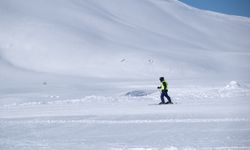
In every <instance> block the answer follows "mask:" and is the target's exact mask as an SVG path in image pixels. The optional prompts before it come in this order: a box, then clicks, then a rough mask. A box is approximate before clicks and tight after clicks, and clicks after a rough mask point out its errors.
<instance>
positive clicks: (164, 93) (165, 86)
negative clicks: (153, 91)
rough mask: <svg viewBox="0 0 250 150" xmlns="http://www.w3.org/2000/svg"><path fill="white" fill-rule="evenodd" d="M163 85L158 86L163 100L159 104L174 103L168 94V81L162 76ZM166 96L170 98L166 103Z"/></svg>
mask: <svg viewBox="0 0 250 150" xmlns="http://www.w3.org/2000/svg"><path fill="white" fill-rule="evenodd" d="M160 81H161V86H159V87H157V88H158V89H161V102H160V103H159V104H173V103H172V101H171V98H170V97H169V95H168V83H167V82H166V81H165V79H164V77H160ZM164 96H165V97H166V98H167V99H168V102H166V103H165V100H164Z"/></svg>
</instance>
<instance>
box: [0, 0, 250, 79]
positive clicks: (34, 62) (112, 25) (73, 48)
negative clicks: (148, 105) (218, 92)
mask: <svg viewBox="0 0 250 150" xmlns="http://www.w3.org/2000/svg"><path fill="white" fill-rule="evenodd" d="M0 12H1V13H0V18H1V21H0V32H1V35H0V58H1V59H2V60H4V61H5V62H8V63H9V64H12V66H16V67H19V68H23V69H26V70H30V71H37V72H47V73H56V74H66V75H77V76H83V77H105V78H121V77H128V78H137V77H140V78H141V77H142V78H152V75H155V76H159V75H166V74H167V75H168V76H169V77H171V78H190V77H191V78H196V77H204V76H218V75H219V76H221V77H224V76H230V77H236V78H237V77H238V78H243V77H247V76H249V73H250V72H249V69H250V67H249V65H247V64H249V63H250V59H249V57H250V51H249V47H250V43H249V42H248V41H249V39H250V34H249V33H250V19H249V18H243V17H237V16H229V15H220V14H214V13H211V12H206V11H202V10H198V9H194V8H192V7H189V6H187V5H184V4H183V3H181V2H179V1H176V0H143V1H142V0H126V1H116V0H85V1H82V0H53V1H50V0H45V1H44V0H36V1H33V0H2V1H1V2H0Z"/></svg>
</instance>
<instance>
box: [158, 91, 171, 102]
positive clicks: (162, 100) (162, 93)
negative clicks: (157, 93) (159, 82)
mask: <svg viewBox="0 0 250 150" xmlns="http://www.w3.org/2000/svg"><path fill="white" fill-rule="evenodd" d="M164 97H166V98H167V99H168V102H172V101H171V98H170V97H169V96H168V90H164V91H161V102H162V103H165V100H164Z"/></svg>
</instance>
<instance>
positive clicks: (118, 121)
mask: <svg viewBox="0 0 250 150" xmlns="http://www.w3.org/2000/svg"><path fill="white" fill-rule="evenodd" d="M249 121H250V119H247V118H222V119H161V120H92V119H80V120H56V119H55V120H7V121H6V120H5V121H0V123H25V124H26V123H28V124H44V123H47V124H64V123H83V124H150V123H213V122H249Z"/></svg>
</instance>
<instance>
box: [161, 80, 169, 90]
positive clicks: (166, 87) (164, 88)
mask: <svg viewBox="0 0 250 150" xmlns="http://www.w3.org/2000/svg"><path fill="white" fill-rule="evenodd" d="M161 90H162V91H164V90H168V83H167V82H166V81H165V80H164V81H162V82H161Z"/></svg>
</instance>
